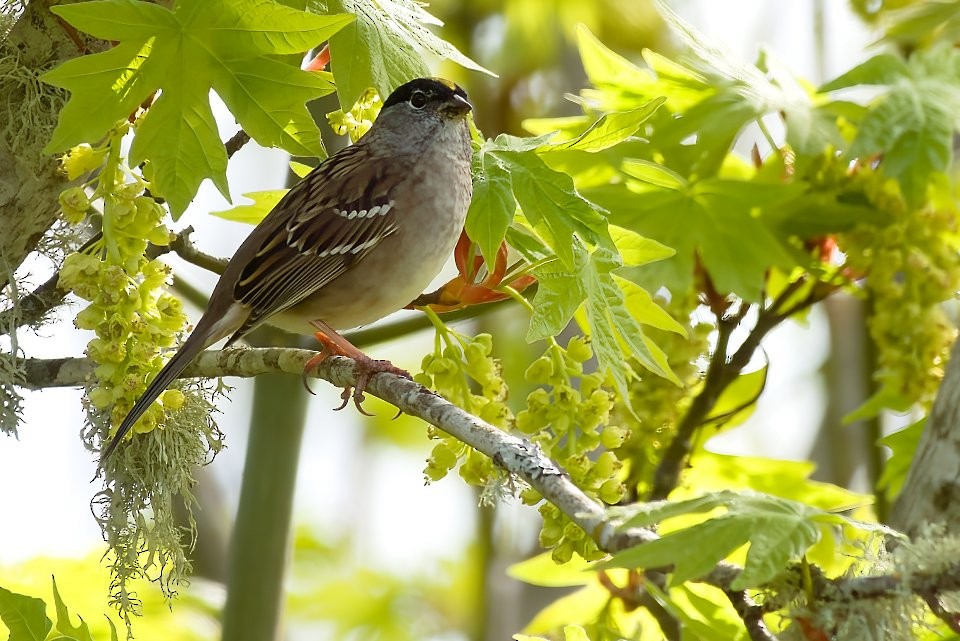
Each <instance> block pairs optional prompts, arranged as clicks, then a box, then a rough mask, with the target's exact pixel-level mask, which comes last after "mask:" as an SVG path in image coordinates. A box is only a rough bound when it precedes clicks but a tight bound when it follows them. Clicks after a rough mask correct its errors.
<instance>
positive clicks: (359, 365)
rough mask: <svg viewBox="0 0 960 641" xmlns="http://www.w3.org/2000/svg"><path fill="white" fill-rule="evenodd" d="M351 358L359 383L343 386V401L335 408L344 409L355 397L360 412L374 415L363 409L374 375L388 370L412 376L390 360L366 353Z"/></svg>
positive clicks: (398, 374)
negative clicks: (368, 386) (376, 358)
mask: <svg viewBox="0 0 960 641" xmlns="http://www.w3.org/2000/svg"><path fill="white" fill-rule="evenodd" d="M351 358H353V361H354V363H356V365H355V366H354V370H353V371H354V373H355V374H356V377H357V384H356V385H354V386H353V387H350V386H347V387H344V388H343V394H341V395H340V398H341V399H343V403H341V404H340V406H339V407H337V408H335V409H336V410H342V409H343V408H344V407H346V406H347V404H348V403H349V402H350V399H353V404H354V405H355V406H356V408H357V411H358V412H360V413H361V414H363V415H365V416H373V414H371V413H370V412H368V411H366V410H365V409H363V401H364V400H365V397H364V396H363V391H364V390H365V389H366V388H367V384H368V383H369V382H370V379H371V378H372V377H373V376H374V375H376V374H380V373H381V372H386V373H388V374H396V375H397V376H402V377H404V378H412V377H411V376H410V372H408V371H407V370H405V369H400V368H399V367H397V366H395V365H394V364H393V363H391V362H390V361H385V360H375V359H372V358H370V357H369V356H367V355H365V354H359V355H355V356H351Z"/></svg>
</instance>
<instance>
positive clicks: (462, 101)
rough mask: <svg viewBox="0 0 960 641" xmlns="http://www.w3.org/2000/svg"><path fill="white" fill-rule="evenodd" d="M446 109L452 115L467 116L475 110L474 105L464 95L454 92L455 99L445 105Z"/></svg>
mask: <svg viewBox="0 0 960 641" xmlns="http://www.w3.org/2000/svg"><path fill="white" fill-rule="evenodd" d="M444 111H446V112H447V113H448V114H450V115H451V116H465V115H467V114H468V113H470V112H471V111H473V105H471V104H470V102H469V101H468V100H467V99H466V98H464V97H463V96H460V95H457V94H454V95H453V99H452V100H450V102H448V103H447V105H446V106H445V107H444Z"/></svg>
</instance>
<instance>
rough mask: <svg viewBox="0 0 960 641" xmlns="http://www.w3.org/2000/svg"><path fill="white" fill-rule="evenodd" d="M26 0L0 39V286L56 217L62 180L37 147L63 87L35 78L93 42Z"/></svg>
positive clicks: (36, 0)
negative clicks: (6, 33)
mask: <svg viewBox="0 0 960 641" xmlns="http://www.w3.org/2000/svg"><path fill="white" fill-rule="evenodd" d="M51 4H53V3H52V2H51V1H50V0H32V1H31V2H30V3H29V4H28V5H27V7H26V9H25V10H24V12H23V15H22V16H21V17H20V19H19V20H18V21H17V23H16V24H15V25H14V26H13V28H12V29H11V30H10V33H9V34H8V35H7V38H6V39H5V40H3V41H2V42H0V229H2V230H3V233H2V234H0V285H3V284H6V283H7V282H8V281H9V279H10V275H11V274H12V273H13V272H14V271H15V270H16V269H17V267H18V266H19V265H20V264H21V263H22V262H23V260H24V259H25V258H26V257H27V255H28V254H29V253H30V252H31V251H33V250H34V249H35V248H36V246H37V243H38V241H39V240H40V239H41V238H42V237H43V234H44V233H45V232H46V231H47V230H48V229H49V228H50V226H51V225H52V224H53V223H54V222H55V221H56V220H57V217H58V215H59V211H60V208H59V205H58V204H57V197H58V196H59V194H60V192H61V191H62V190H63V189H64V188H65V187H66V186H67V183H66V178H65V177H64V176H63V175H62V174H61V173H60V171H59V170H58V169H57V163H56V161H55V160H54V158H53V157H52V156H50V155H48V154H45V153H44V152H43V147H44V146H45V145H46V144H47V142H48V141H49V139H50V134H51V133H52V132H53V128H54V126H55V125H56V123H57V115H58V114H59V113H60V109H61V107H62V106H63V103H64V99H65V96H64V92H62V91H59V90H56V89H54V88H53V87H51V86H49V85H45V84H43V83H42V82H41V81H40V80H39V76H40V75H41V74H42V73H43V72H45V71H48V70H50V69H52V68H53V67H55V66H56V65H58V64H59V63H61V62H63V61H65V60H68V59H70V58H75V57H77V56H78V55H80V54H81V51H80V47H81V46H82V47H83V48H84V53H87V52H95V51H97V50H98V48H102V47H103V46H105V45H106V43H99V44H98V43H95V42H93V41H87V40H85V39H82V36H80V35H79V34H76V33H71V32H70V31H68V27H66V26H65V25H64V24H63V23H61V22H60V21H59V20H58V19H57V18H56V16H54V15H53V14H52V13H50V11H49V6H50V5H51Z"/></svg>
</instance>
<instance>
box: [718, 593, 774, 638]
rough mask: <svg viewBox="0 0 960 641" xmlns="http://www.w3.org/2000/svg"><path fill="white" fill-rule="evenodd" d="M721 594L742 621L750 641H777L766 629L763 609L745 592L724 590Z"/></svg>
mask: <svg viewBox="0 0 960 641" xmlns="http://www.w3.org/2000/svg"><path fill="white" fill-rule="evenodd" d="M723 593H724V594H726V595H727V598H728V599H730V603H732V604H733V607H734V609H735V610H736V611H737V614H738V615H740V618H741V619H743V625H744V626H746V628H747V634H748V635H750V640H751V641H777V637H776V636H774V635H773V633H772V632H770V630H768V629H767V624H766V623H764V621H763V613H764V611H763V608H762V607H760V606H759V605H757V604H756V603H755V602H754V600H753V599H751V598H750V596H749V595H748V594H747V593H746V591H744V590H724V591H723Z"/></svg>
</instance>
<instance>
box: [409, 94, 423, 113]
mask: <svg viewBox="0 0 960 641" xmlns="http://www.w3.org/2000/svg"><path fill="white" fill-rule="evenodd" d="M410 105H411V106H413V108H414V109H423V108H424V107H425V106H426V105H427V94H426V93H425V92H423V91H414V92H413V93H412V94H410Z"/></svg>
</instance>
